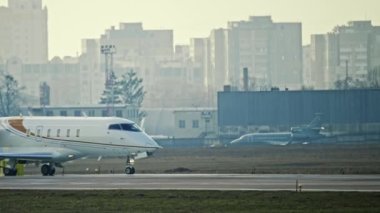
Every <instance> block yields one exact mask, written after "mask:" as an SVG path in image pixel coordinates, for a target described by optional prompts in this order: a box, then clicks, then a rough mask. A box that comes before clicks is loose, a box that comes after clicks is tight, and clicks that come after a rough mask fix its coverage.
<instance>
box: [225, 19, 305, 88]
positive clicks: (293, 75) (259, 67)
mask: <svg viewBox="0 0 380 213" xmlns="http://www.w3.org/2000/svg"><path fill="white" fill-rule="evenodd" d="M228 35H229V36H228V69H229V81H230V83H231V85H232V86H234V87H238V88H240V87H241V84H242V73H243V72H242V70H243V68H248V70H249V76H250V77H252V79H251V81H253V82H251V85H252V87H254V88H252V89H268V88H269V87H281V88H285V87H286V88H291V89H298V88H300V87H301V84H302V25H301V23H274V22H273V21H272V19H271V17H270V16H253V17H250V19H249V20H248V21H239V22H230V23H229V24H228Z"/></svg>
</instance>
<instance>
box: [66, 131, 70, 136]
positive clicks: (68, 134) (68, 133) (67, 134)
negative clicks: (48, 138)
mask: <svg viewBox="0 0 380 213" xmlns="http://www.w3.org/2000/svg"><path fill="white" fill-rule="evenodd" d="M66 137H70V129H68V130H67V133H66Z"/></svg>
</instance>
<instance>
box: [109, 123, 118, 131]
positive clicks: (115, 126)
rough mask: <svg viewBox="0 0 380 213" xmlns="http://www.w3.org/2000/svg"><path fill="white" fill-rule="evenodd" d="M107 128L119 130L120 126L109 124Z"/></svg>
mask: <svg viewBox="0 0 380 213" xmlns="http://www.w3.org/2000/svg"><path fill="white" fill-rule="evenodd" d="M108 129H111V130H121V126H120V124H111V125H110V126H109V127H108Z"/></svg>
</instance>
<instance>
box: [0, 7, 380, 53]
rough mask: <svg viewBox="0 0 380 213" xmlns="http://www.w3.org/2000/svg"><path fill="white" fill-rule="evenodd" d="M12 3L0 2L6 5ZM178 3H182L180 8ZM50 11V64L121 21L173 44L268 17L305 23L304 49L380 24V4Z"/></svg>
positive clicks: (50, 8) (184, 42)
mask: <svg viewBox="0 0 380 213" xmlns="http://www.w3.org/2000/svg"><path fill="white" fill-rule="evenodd" d="M7 2H8V0H0V6H7ZM178 2H180V3H178ZM43 5H44V6H47V8H48V30H49V59H51V58H52V57H54V56H60V57H63V56H75V55H76V54H77V53H78V54H80V53H81V52H80V51H81V39H85V38H99V37H100V35H101V34H103V33H104V31H105V30H106V29H108V28H110V27H111V26H115V27H118V25H119V23H120V22H142V23H143V25H144V28H149V29H173V30H174V42H175V44H189V42H190V38H196V37H208V36H209V35H210V32H211V30H212V29H217V28H226V27H227V23H228V22H229V21H240V20H246V19H247V18H248V17H249V16H260V15H269V16H272V19H273V21H275V22H302V32H303V44H308V43H309V42H310V35H311V34H319V33H322V34H323V33H327V32H329V31H331V30H332V29H333V28H334V27H335V26H337V25H345V24H347V22H349V21H354V20H371V21H372V23H373V25H380V13H378V11H377V10H378V8H380V1H378V0H362V1H347V0H333V1H328V0H319V1H305V0H287V1H284V0H267V1H262V0H235V1H232V0H225V1H221V2H218V5H216V4H215V2H205V1H201V0H191V1H190V0H181V1H178V0H177V1H176V0H156V1H148V0H140V1H130V0H107V1H104V0H80V1H75V0H65V1H60V0H43ZM322 16H323V17H322Z"/></svg>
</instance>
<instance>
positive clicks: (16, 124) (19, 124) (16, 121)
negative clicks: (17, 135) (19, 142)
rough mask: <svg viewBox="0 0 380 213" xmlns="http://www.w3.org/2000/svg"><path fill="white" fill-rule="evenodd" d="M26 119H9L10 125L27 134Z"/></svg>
mask: <svg viewBox="0 0 380 213" xmlns="http://www.w3.org/2000/svg"><path fill="white" fill-rule="evenodd" d="M23 121H24V119H22V118H13V119H9V120H8V123H9V125H10V126H11V127H13V128H15V129H17V130H18V131H20V132H22V133H25V134H26V129H25V127H24V124H23Z"/></svg>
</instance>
